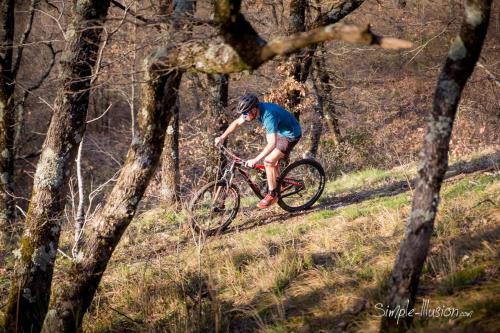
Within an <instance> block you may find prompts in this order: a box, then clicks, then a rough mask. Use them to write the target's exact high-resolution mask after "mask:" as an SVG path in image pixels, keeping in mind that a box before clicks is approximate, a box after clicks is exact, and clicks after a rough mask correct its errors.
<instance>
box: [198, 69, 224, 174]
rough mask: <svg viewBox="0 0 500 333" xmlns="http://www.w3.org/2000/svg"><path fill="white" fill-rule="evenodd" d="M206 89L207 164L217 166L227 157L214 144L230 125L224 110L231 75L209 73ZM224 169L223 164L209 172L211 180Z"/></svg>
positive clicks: (205, 83)
mask: <svg viewBox="0 0 500 333" xmlns="http://www.w3.org/2000/svg"><path fill="white" fill-rule="evenodd" d="M204 89H205V91H206V92H207V93H208V98H207V100H206V101H205V104H204V106H205V109H206V116H207V118H206V119H207V124H208V126H207V131H208V142H207V143H206V144H207V145H208V147H207V148H208V154H207V157H208V158H207V165H209V166H216V165H218V162H219V160H220V161H221V162H222V163H224V162H225V159H224V158H222V156H221V155H220V153H219V150H218V149H217V148H216V147H215V145H214V139H215V138H216V137H217V136H219V135H221V134H222V133H224V131H225V130H226V128H227V126H228V122H227V120H226V119H225V118H224V112H223V110H224V109H225V108H226V107H227V102H228V89H229V75H227V74H207V75H206V80H205V82H204ZM223 169H224V165H223V164H221V165H220V167H219V168H217V169H216V170H215V169H214V171H213V172H207V175H208V177H209V179H210V180H215V179H219V177H220V176H221V174H220V172H221V171H222V170H223Z"/></svg>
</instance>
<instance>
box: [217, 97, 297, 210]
mask: <svg viewBox="0 0 500 333" xmlns="http://www.w3.org/2000/svg"><path fill="white" fill-rule="evenodd" d="M236 110H237V112H238V113H239V114H240V116H239V117H238V118H236V119H235V120H234V121H233V122H232V123H231V124H230V125H229V127H228V128H227V129H226V131H225V132H224V133H223V134H222V135H221V136H219V137H217V138H215V144H222V143H223V142H224V140H225V139H226V138H227V137H228V135H229V134H231V133H232V132H234V131H235V130H236V129H237V128H238V127H240V126H241V125H243V124H244V123H245V122H246V121H252V120H254V119H257V120H258V121H259V122H260V123H261V124H262V126H263V127H264V128H265V130H266V139H267V145H266V146H265V147H264V149H263V150H262V151H261V152H260V154H258V155H257V156H256V157H255V158H253V159H251V160H248V161H247V162H246V165H247V167H250V168H253V167H254V166H255V164H257V162H259V161H260V160H261V159H263V158H264V166H265V168H266V177H267V185H268V189H269V192H268V193H267V195H266V196H265V197H264V199H262V200H261V201H260V202H259V203H258V205H257V207H259V208H267V207H269V206H271V205H272V204H274V203H276V201H278V194H277V191H276V178H277V176H278V172H279V170H278V162H279V161H280V159H282V158H283V157H285V156H288V155H289V154H290V152H291V151H292V149H293V147H295V145H296V144H297V142H299V140H300V137H301V136H302V129H301V127H300V124H299V122H298V121H297V119H295V117H294V116H293V114H291V113H290V112H289V111H287V110H285V109H284V108H282V107H281V106H279V105H277V104H274V103H262V102H259V99H258V98H257V96H256V95H255V94H252V93H247V94H245V95H243V96H242V97H241V98H240V100H239V103H238V106H237V108H236Z"/></svg>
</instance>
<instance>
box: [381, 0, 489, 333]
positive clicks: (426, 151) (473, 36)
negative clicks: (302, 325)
mask: <svg viewBox="0 0 500 333" xmlns="http://www.w3.org/2000/svg"><path fill="white" fill-rule="evenodd" d="M491 2H492V1H491V0H467V1H466V4H465V18H464V20H463V22H462V28H461V30H460V33H459V35H458V36H457V37H456V38H455V41H454V42H453V44H452V46H451V48H450V51H449V53H448V57H447V59H446V62H445V64H444V67H443V69H442V71H441V74H440V76H439V79H438V82H437V87H436V91H435V94H434V102H433V108H432V111H431V114H430V117H429V120H428V124H427V132H426V135H425V139H424V143H423V148H422V152H421V159H422V162H421V166H420V168H419V170H418V179H417V186H416V188H415V191H414V195H413V203H412V210H411V213H410V216H409V218H408V224H407V227H406V234H405V238H404V240H403V242H402V243H401V247H400V249H399V253H398V256H397V259H396V263H395V265H394V268H393V270H392V275H391V280H390V290H389V296H388V298H387V302H386V305H387V306H389V307H390V308H391V309H396V308H397V307H398V306H399V308H401V309H406V308H408V309H413V307H414V304H415V297H416V293H417V289H418V284H419V278H420V273H421V271H422V267H423V265H424V262H425V259H426V257H427V253H428V251H429V244H430V238H431V235H432V232H433V229H434V220H435V217H436V213H437V208H438V203H439V191H440V188H441V183H442V181H443V177H444V174H445V172H446V170H447V168H448V152H449V143H450V137H451V133H452V127H453V121H454V119H455V116H456V112H457V107H458V103H459V101H460V96H461V93H462V90H463V88H464V86H465V84H466V82H467V80H468V78H469V77H470V75H471V74H472V72H473V70H474V66H475V64H476V62H477V60H478V57H479V54H480V52H481V48H482V46H483V41H484V38H485V36H486V31H487V28H488V22H489V16H490V7H491ZM412 318H413V317H412V316H406V317H405V318H394V317H383V318H382V324H381V332H404V331H406V330H407V329H408V327H409V325H410V324H411V321H412ZM398 319H399V325H398Z"/></svg>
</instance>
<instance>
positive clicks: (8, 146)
mask: <svg viewBox="0 0 500 333" xmlns="http://www.w3.org/2000/svg"><path fill="white" fill-rule="evenodd" d="M37 5H38V1H37V0H32V1H31V2H30V8H29V10H28V12H27V20H26V21H27V23H26V27H25V29H24V31H23V33H22V34H21V37H20V40H19V45H18V46H17V47H15V46H14V28H15V15H14V9H15V1H13V0H6V1H2V2H1V3H0V247H4V248H5V249H7V248H8V245H10V244H11V243H12V242H11V239H12V237H11V232H10V231H11V226H12V225H13V223H14V219H15V208H14V207H15V202H14V194H13V193H14V184H13V179H14V160H15V158H16V156H15V155H16V145H15V143H16V132H19V131H20V130H19V129H18V128H19V127H17V126H16V122H17V119H16V118H17V117H16V102H15V100H14V91H15V88H16V78H17V74H18V72H19V68H20V66H21V60H22V56H23V50H24V43H25V42H26V40H27V39H28V37H29V35H30V33H31V28H32V24H33V17H34V16H35V8H36V6H37ZM16 129H17V130H16ZM0 259H1V258H0Z"/></svg>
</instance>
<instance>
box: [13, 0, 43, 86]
mask: <svg viewBox="0 0 500 333" xmlns="http://www.w3.org/2000/svg"><path fill="white" fill-rule="evenodd" d="M38 2H39V0H31V4H30V9H29V14H28V22H26V27H25V28H24V32H23V34H22V35H21V40H20V41H19V47H18V48H17V52H16V60H15V62H14V67H13V68H12V77H13V78H14V79H15V78H16V77H17V72H18V71H19V67H20V66H21V60H22V58H23V51H24V43H25V42H26V40H27V39H28V37H29V35H30V33H31V28H32V26H33V18H34V17H35V9H36V6H38Z"/></svg>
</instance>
